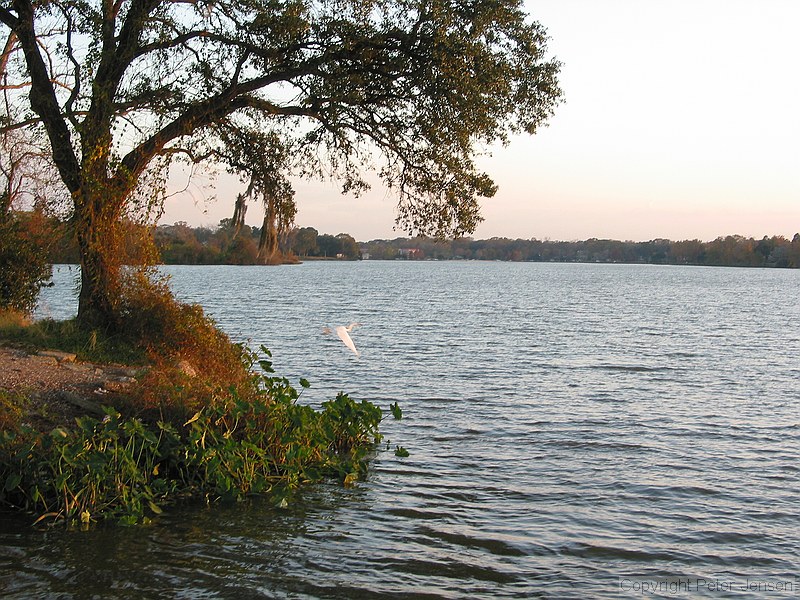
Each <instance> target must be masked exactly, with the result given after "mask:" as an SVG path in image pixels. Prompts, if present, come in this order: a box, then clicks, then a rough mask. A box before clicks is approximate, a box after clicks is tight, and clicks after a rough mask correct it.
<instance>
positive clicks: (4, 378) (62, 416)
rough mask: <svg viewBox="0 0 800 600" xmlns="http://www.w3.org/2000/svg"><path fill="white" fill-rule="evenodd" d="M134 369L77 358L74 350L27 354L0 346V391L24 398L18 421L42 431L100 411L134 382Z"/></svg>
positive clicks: (135, 373)
mask: <svg viewBox="0 0 800 600" xmlns="http://www.w3.org/2000/svg"><path fill="white" fill-rule="evenodd" d="M136 375H137V371H136V369H133V368H131V367H125V366H120V365H97V364H93V363H87V362H79V361H76V359H75V355H74V354H69V353H66V352H57V351H40V352H38V353H35V354H32V353H29V352H26V351H24V350H20V349H17V348H11V347H0V391H4V392H7V393H11V394H14V395H17V396H21V397H24V398H25V402H24V404H25V405H24V413H25V415H24V417H23V422H25V423H29V424H30V425H33V426H34V427H36V428H37V429H42V430H46V429H48V428H52V427H55V426H59V425H62V426H63V425H66V426H70V425H73V424H74V420H75V417H76V416H82V415H86V414H94V415H101V414H102V409H101V406H102V405H112V406H113V405H115V404H116V403H117V401H118V400H119V399H120V398H122V397H124V395H125V394H126V393H127V392H128V391H129V389H130V388H131V387H132V385H133V384H134V383H135V382H136V379H135V377H136Z"/></svg>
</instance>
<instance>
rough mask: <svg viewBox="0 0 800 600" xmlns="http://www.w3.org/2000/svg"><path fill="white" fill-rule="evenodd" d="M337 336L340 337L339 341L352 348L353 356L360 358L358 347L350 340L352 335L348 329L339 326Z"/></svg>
mask: <svg viewBox="0 0 800 600" xmlns="http://www.w3.org/2000/svg"><path fill="white" fill-rule="evenodd" d="M336 335H338V336H339V339H340V340H342V341H343V342H344V345H345V346H347V347H348V348H350V350H352V351H353V354H355V355H356V356H360V355H359V353H358V350H356V345H355V344H354V343H353V340H352V339H351V338H350V334H349V333H347V327H344V326H343V325H339V326H338V327H337V328H336Z"/></svg>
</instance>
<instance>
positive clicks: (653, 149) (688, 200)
mask: <svg viewBox="0 0 800 600" xmlns="http://www.w3.org/2000/svg"><path fill="white" fill-rule="evenodd" d="M526 8H527V10H528V12H529V13H530V15H531V17H532V18H533V19H535V20H537V21H539V22H540V23H541V24H542V25H544V26H545V27H546V28H547V30H548V34H549V36H550V42H549V46H548V47H549V51H550V53H551V55H552V56H555V57H556V58H557V59H558V60H560V61H561V62H562V63H563V66H562V69H561V75H560V83H561V88H562V89H563V91H564V98H565V102H564V103H562V104H561V105H559V106H558V107H556V112H555V115H554V116H553V117H552V118H551V119H550V121H549V125H548V127H546V128H543V129H541V130H540V131H539V132H538V133H537V134H536V135H534V136H527V135H526V136H519V137H515V138H513V139H512V141H511V143H510V144H509V145H508V146H507V147H497V148H492V149H491V156H487V157H481V158H480V159H479V164H480V165H481V167H482V168H483V169H484V170H485V171H486V172H488V173H489V174H490V175H491V176H492V177H493V179H494V180H495V182H496V183H497V184H498V186H499V191H498V193H497V194H496V196H495V197H494V198H491V199H487V200H485V201H484V202H483V204H482V206H483V216H484V218H485V220H484V222H483V223H481V224H480V225H479V226H478V229H477V230H476V232H475V234H474V235H473V237H475V238H476V239H478V238H489V237H495V236H498V237H510V238H525V239H528V238H537V239H551V240H583V239H588V238H611V239H619V240H634V241H644V240H651V239H656V238H666V239H672V240H683V239H700V240H703V241H708V240H712V239H714V238H716V237H718V236H724V235H730V234H739V235H744V236H748V237H750V236H753V237H756V238H761V237H763V236H764V235H770V236H771V235H784V236H787V237H791V236H792V235H793V234H794V233H796V232H798V231H800V75H798V73H800V69H799V67H800V65H799V64H798V63H800V36H798V35H797V34H796V28H797V25H798V23H800V1H798V0H675V1H673V2H662V1H660V0H528V1H527V2H526ZM174 185H175V186H176V190H177V189H178V188H181V189H182V188H184V187H186V183H185V181H184V180H183V179H182V178H176V179H175V184H174ZM241 187H242V186H241V185H240V184H238V182H237V181H236V180H234V179H231V178H225V177H223V178H220V179H219V180H218V181H217V183H216V186H215V189H213V190H209V189H208V188H207V187H206V186H205V185H204V183H203V179H202V178H195V179H194V180H192V182H191V183H190V184H189V185H188V187H186V189H185V191H182V192H177V191H176V193H175V194H174V195H173V196H172V197H171V198H170V199H169V200H168V202H167V205H166V212H165V215H164V217H163V218H162V220H161V222H162V223H172V222H174V221H179V220H182V221H187V222H188V223H189V224H190V225H193V226H197V225H214V224H216V223H218V222H219V220H220V219H222V218H225V217H230V216H231V215H232V213H233V198H235V195H236V193H237V191H239V189H240V188H241ZM295 190H296V201H297V206H298V214H297V218H296V224H297V225H298V226H299V227H307V226H311V227H315V228H316V229H317V230H319V232H320V233H329V234H334V235H335V234H337V233H342V232H344V233H349V234H351V235H353V237H355V238H356V239H357V240H359V241H367V240H371V239H379V238H395V237H399V236H402V235H404V232H403V231H401V230H396V229H395V228H394V215H395V213H394V208H395V200H394V199H393V198H392V197H391V196H390V195H388V194H387V192H386V191H385V190H383V189H382V188H380V186H375V187H374V188H373V190H372V191H371V192H369V193H368V194H366V195H365V196H364V197H362V198H353V197H352V196H342V195H341V194H340V193H339V189H338V186H337V185H336V184H335V183H333V182H308V181H296V182H295ZM212 196H216V200H213V201H212ZM262 218H263V212H261V211H259V207H257V206H255V205H253V206H251V207H250V209H249V211H248V219H247V221H248V222H249V223H250V224H253V225H260V222H261V219H262Z"/></svg>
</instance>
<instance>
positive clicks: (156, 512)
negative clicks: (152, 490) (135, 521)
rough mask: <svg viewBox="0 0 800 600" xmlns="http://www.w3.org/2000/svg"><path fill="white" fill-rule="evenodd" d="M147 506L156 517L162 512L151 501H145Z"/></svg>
mask: <svg viewBox="0 0 800 600" xmlns="http://www.w3.org/2000/svg"><path fill="white" fill-rule="evenodd" d="M147 505H148V506H149V507H150V510H152V511H153V513H154V514H156V515H160V514H161V513H163V512H164V511H163V510H161V508H160V507H159V506H158V504H156V503H155V502H153V501H152V500H148V501H147Z"/></svg>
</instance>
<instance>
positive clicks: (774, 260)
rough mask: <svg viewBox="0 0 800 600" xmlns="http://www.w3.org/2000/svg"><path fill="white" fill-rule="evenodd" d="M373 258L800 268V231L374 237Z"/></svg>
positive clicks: (365, 247)
mask: <svg viewBox="0 0 800 600" xmlns="http://www.w3.org/2000/svg"><path fill="white" fill-rule="evenodd" d="M361 250H362V253H364V255H365V256H366V255H368V256H369V258H370V259H379V260H380V259H407V260H453V259H464V260H501V261H528V262H598V263H647V264H672V265H709V266H731V267H783V268H788V267H791V268H798V267H800V234H795V235H794V237H793V238H792V239H791V240H788V239H786V238H785V237H783V236H772V237H767V236H764V237H763V238H762V239H760V240H756V239H754V238H746V237H743V236H740V235H729V236H726V237H719V238H717V239H715V240H713V241H711V242H701V241H700V240H684V241H679V242H673V241H670V240H663V239H657V240H652V241H649V242H622V241H617V240H600V239H595V238H592V239H589V240H585V241H578V242H557V241H550V240H537V239H530V240H524V239H514V240H512V239H508V238H498V237H495V238H491V239H488V240H473V239H470V238H462V239H456V240H448V241H436V240H433V239H429V238H413V239H409V238H397V239H394V240H373V241H371V242H367V243H365V244H361Z"/></svg>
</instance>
